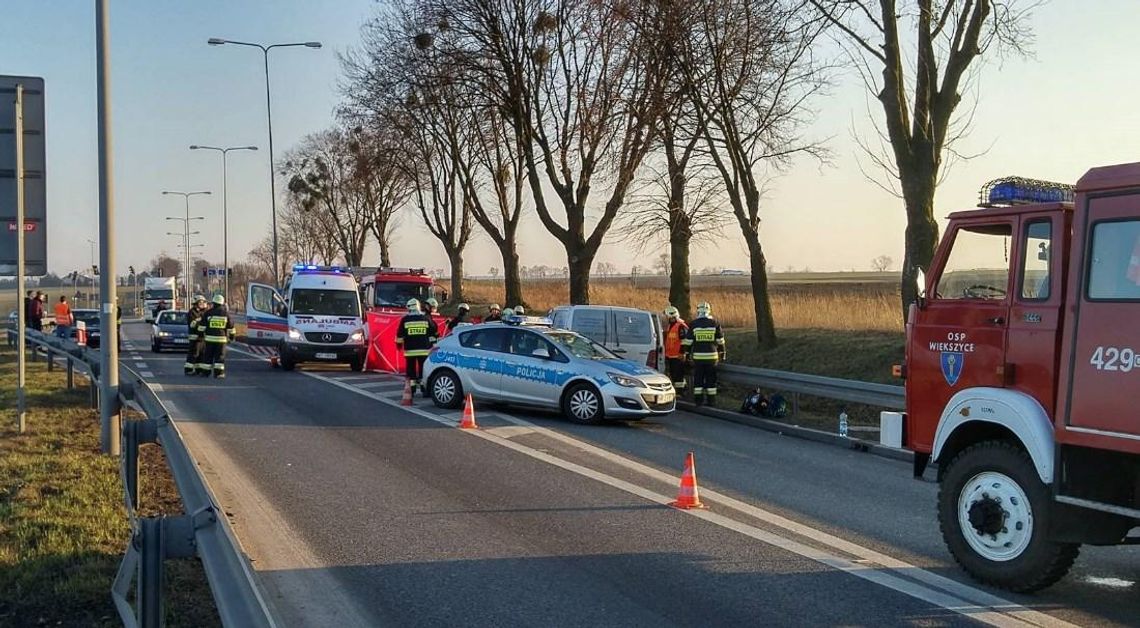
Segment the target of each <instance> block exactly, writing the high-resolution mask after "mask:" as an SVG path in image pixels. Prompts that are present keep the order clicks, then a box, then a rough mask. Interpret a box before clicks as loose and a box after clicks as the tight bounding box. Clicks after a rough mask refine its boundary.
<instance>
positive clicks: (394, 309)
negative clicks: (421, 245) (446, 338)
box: [353, 267, 446, 373]
mask: <svg viewBox="0 0 1140 628" xmlns="http://www.w3.org/2000/svg"><path fill="white" fill-rule="evenodd" d="M353 273H354V274H356V276H357V279H358V281H359V282H360V297H361V299H360V300H361V303H363V304H364V308H365V310H366V311H367V321H366V325H367V327H368V338H369V346H368V359H367V361H366V362H367V367H366V368H368V369H369V370H377V371H388V372H392V373H403V372H404V357H403V355H402V354H401V353H400V351H398V350H397V348H396V327H397V326H398V325H399V323H400V319H401V318H403V316H404V315H405V314H407V313H408V308H407V303H408V299H416V300H418V301H419V302H420V303H421V304H422V303H424V302H425V301H427V300H428V299H430V298H433V297H434V296H435V281H434V280H433V279H432V277H431V275H428V274H427V273H425V272H424V269H422V268H390V267H380V268H354V269H353ZM440 300H441V301H442V300H443V299H440ZM433 318H434V320H435V323H436V325H437V326H439V331H440V333H443V331H444V325H445V322H446V319H445V318H444V317H443V316H440V315H439V313H438V312H437V313H436V315H435V316H434V317H433Z"/></svg>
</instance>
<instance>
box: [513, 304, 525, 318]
mask: <svg viewBox="0 0 1140 628" xmlns="http://www.w3.org/2000/svg"><path fill="white" fill-rule="evenodd" d="M524 314H526V308H524V307H523V306H521V305H516V306H515V315H516V316H523V315H524Z"/></svg>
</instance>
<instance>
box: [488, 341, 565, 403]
mask: <svg viewBox="0 0 1140 628" xmlns="http://www.w3.org/2000/svg"><path fill="white" fill-rule="evenodd" d="M510 334H511V335H510V339H509V341H508V345H507V351H508V353H506V354H504V357H505V358H506V362H505V364H504V365H503V379H502V384H501V386H502V391H503V392H502V394H503V399H504V400H506V401H515V402H519V403H525V404H529V405H540V406H557V405H558V398H559V395H560V393H561V391H560V390H559V389H558V386H557V385H556V384H555V382H554V375H555V371H556V370H557V369H555V367H556V366H558V363H557V362H555V361H554V359H553V358H554V357H561V354H560V353H557V351H554V350H553V349H552V348H551V346H550V343H549V342H547V341H546V339H545V338H543V337H542V335H541V334H538V333H536V332H533V331H531V330H529V329H512V330H511V332H510ZM552 351H554V354H553V355H552V354H551V352H552Z"/></svg>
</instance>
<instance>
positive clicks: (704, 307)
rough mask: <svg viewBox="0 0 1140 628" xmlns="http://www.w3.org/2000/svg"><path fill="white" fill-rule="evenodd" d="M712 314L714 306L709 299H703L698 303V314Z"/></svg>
mask: <svg viewBox="0 0 1140 628" xmlns="http://www.w3.org/2000/svg"><path fill="white" fill-rule="evenodd" d="M710 314H712V306H711V305H709V302H708V301H701V302H700V303H698V304H697V316H709V315H710Z"/></svg>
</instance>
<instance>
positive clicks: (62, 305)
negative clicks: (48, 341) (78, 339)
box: [55, 295, 71, 338]
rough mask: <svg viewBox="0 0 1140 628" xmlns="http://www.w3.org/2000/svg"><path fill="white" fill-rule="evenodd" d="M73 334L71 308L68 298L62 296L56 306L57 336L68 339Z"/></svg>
mask: <svg viewBox="0 0 1140 628" xmlns="http://www.w3.org/2000/svg"><path fill="white" fill-rule="evenodd" d="M70 333H71V306H70V305H68V304H67V296H66V295H60V297H59V303H56V304H55V335H56V336H58V337H60V338H67V337H68V336H69V335H70Z"/></svg>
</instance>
